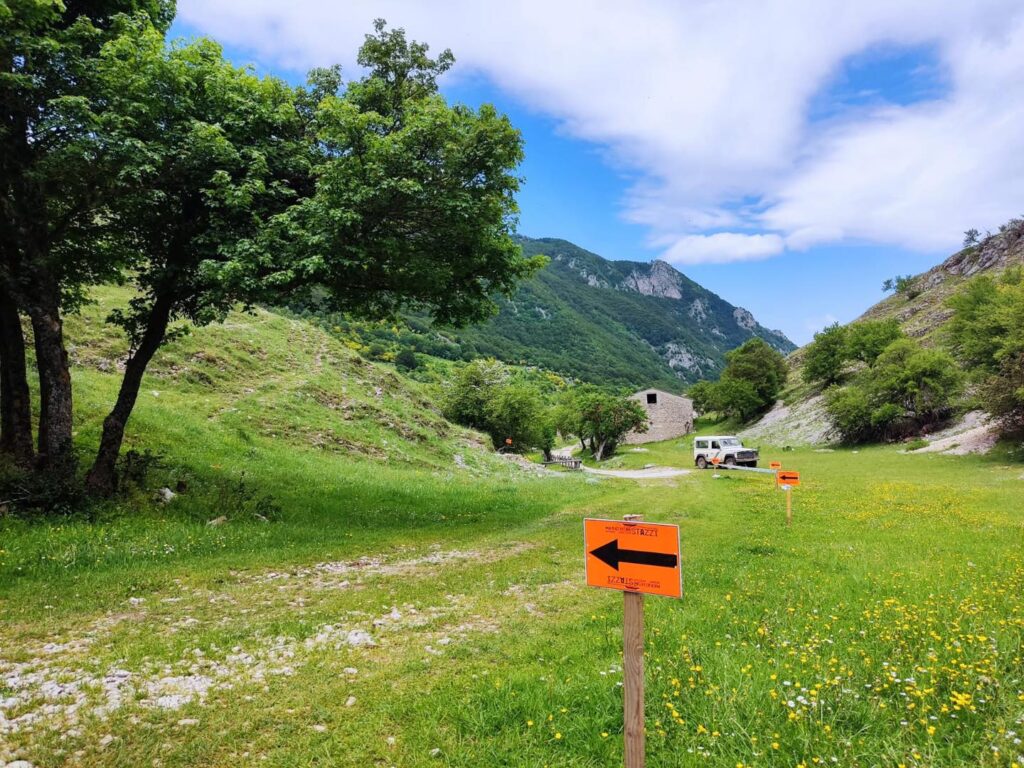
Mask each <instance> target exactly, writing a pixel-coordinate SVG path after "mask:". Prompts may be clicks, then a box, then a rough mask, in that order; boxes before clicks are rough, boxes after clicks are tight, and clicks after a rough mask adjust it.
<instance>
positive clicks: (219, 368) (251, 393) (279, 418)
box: [67, 288, 504, 471]
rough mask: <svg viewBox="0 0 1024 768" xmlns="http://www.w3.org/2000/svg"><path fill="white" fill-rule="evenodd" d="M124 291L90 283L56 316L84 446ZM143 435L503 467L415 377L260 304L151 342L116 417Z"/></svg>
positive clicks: (90, 435)
mask: <svg viewBox="0 0 1024 768" xmlns="http://www.w3.org/2000/svg"><path fill="white" fill-rule="evenodd" d="M128 296H129V294H128V293H127V292H126V291H124V290H122V289H118V288H100V289H97V290H96V291H94V294H93V297H92V298H93V303H92V304H90V305H88V306H87V307H86V308H85V310H84V311H83V312H82V313H81V314H80V315H75V316H72V317H70V318H69V319H68V322H67V335H68V339H69V354H70V357H71V360H72V363H73V376H74V382H75V387H76V400H77V402H76V406H77V408H76V410H77V412H78V419H79V423H78V437H79V441H80V442H82V443H84V444H87V445H92V444H94V442H95V441H96V440H98V430H99V425H100V423H101V421H102V416H103V415H104V410H105V409H106V408H108V407H109V405H110V403H111V402H112V401H113V397H114V394H115V393H116V387H117V385H118V384H119V373H118V371H117V368H118V362H119V359H120V358H121V357H122V356H123V355H124V353H125V341H124V339H123V337H121V336H120V335H119V334H118V333H116V332H115V331H114V330H113V329H112V328H111V326H110V325H108V324H107V323H106V322H105V321H104V319H105V317H106V316H107V314H108V313H109V312H110V310H111V309H113V308H114V307H116V306H120V305H123V304H124V302H125V301H126V300H127V299H128ZM199 434H203V435H204V438H203V440H202V441H201V443H197V441H196V440H194V439H193V436H194V435H199ZM143 445H144V446H146V447H148V448H150V449H155V450H159V451H169V450H174V451H175V452H180V451H181V450H182V449H183V448H184V449H187V450H188V451H190V452H205V451H212V450H216V451H220V452H221V453H222V454H224V455H232V454H237V453H239V452H241V453H244V454H246V455H248V456H250V457H251V458H254V459H260V460H266V461H269V462H272V463H276V462H278V461H280V454H282V453H285V452H287V451H293V452H294V453H295V455H296V456H300V455H304V454H305V453H308V452H312V453H314V454H316V455H326V456H328V457H331V456H333V457H337V458H344V459H346V460H348V461H352V460H356V461H360V462H374V463H386V464H388V465H392V466H394V465H406V466H410V467H416V468H420V469H431V470H444V471H450V470H452V469H454V468H456V463H455V456H456V455H458V456H459V457H460V461H461V462H463V463H467V464H468V465H470V466H472V467H476V468H479V469H481V470H486V469H493V468H495V467H496V466H504V464H503V462H499V461H497V460H495V459H494V458H493V457H492V456H491V452H490V450H487V449H484V447H483V446H484V442H483V438H482V437H481V436H480V435H478V434H477V433H474V432H471V431H469V430H465V429H463V428H462V427H458V426H455V425H453V424H450V423H449V422H448V421H446V420H445V419H444V418H443V416H441V414H440V412H439V410H438V408H437V406H436V404H435V403H434V400H433V398H432V395H431V393H430V392H429V391H428V390H427V389H426V388H425V387H424V386H423V385H421V384H419V383H417V382H415V381H412V380H410V379H407V378H405V377H402V376H399V375H398V374H397V373H396V372H395V369H394V367H393V366H390V365H383V364H379V363H374V362H370V361H367V360H365V359H363V358H362V357H361V356H360V355H359V354H357V353H356V352H354V351H353V350H351V349H349V348H348V347H346V346H345V345H344V344H343V343H341V342H340V341H338V340H337V339H335V338H333V337H332V336H331V335H330V334H329V333H327V332H325V331H323V330H321V329H320V328H318V327H316V326H315V325H312V324H310V323H306V322H303V321H301V320H295V319H289V318H286V317H283V316H281V315H279V314H275V313H273V312H268V311H265V310H257V311H256V312H254V313H253V314H244V313H241V312H235V313H232V314H231V315H230V316H229V317H228V319H227V321H226V322H225V323H223V324H214V325H210V326H207V327H205V328H200V329H196V330H194V331H193V332H192V333H190V334H188V335H186V336H185V337H183V338H181V339H178V340H177V341H174V342H173V343H171V344H169V345H167V346H166V347H164V348H163V349H162V350H161V351H160V352H158V354H157V356H156V358H155V359H154V360H153V362H152V364H151V365H150V368H149V371H148V372H147V374H146V381H145V383H144V386H143V390H142V392H141V394H140V397H139V403H138V405H137V407H136V410H135V412H134V414H133V415H132V419H131V422H130V424H129V428H128V435H127V441H126V448H127V449H130V448H132V447H133V446H143ZM203 463H207V462H203ZM210 463H212V457H211V462H210ZM225 469H226V470H227V471H231V470H230V468H228V467H225Z"/></svg>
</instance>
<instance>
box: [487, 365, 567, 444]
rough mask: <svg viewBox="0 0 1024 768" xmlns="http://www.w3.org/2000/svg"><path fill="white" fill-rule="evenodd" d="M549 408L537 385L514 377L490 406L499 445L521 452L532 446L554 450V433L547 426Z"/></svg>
mask: <svg viewBox="0 0 1024 768" xmlns="http://www.w3.org/2000/svg"><path fill="white" fill-rule="evenodd" d="M546 410H547V409H546V406H545V404H544V403H543V401H542V400H541V396H540V393H539V392H538V390H537V388H536V387H534V386H531V385H530V384H528V383H527V382H524V381H522V380H513V381H510V382H509V383H508V384H507V385H506V386H503V387H501V388H499V389H498V391H496V392H495V393H494V395H493V399H492V400H491V401H490V402H489V403H488V404H487V409H486V413H487V421H488V424H489V427H490V430H489V431H490V432H491V435H492V437H493V438H494V439H495V445H499V444H503V445H508V446H510V447H511V449H512V450H514V451H517V452H521V451H526V450H529V449H531V448H542V449H545V450H548V451H550V450H551V447H552V445H553V443H554V435H553V434H551V430H550V428H549V427H547V425H549V424H550V419H549V418H547V415H546V413H545V411H546ZM546 427H547V428H546ZM509 440H511V441H512V442H511V443H509V442H507V441H509Z"/></svg>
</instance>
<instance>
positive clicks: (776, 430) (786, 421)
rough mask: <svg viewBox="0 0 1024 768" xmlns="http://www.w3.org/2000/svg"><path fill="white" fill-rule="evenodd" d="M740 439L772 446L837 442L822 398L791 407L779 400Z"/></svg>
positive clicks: (811, 399)
mask: <svg viewBox="0 0 1024 768" xmlns="http://www.w3.org/2000/svg"><path fill="white" fill-rule="evenodd" d="M739 436H740V437H741V438H743V439H744V440H745V441H747V442H750V443H757V442H765V443H770V444H772V445H823V444H826V443H831V442H835V441H836V439H837V438H838V435H837V434H836V432H835V428H834V427H833V426H832V421H831V419H829V417H828V413H827V412H826V411H825V398H824V397H823V396H821V395H818V396H816V397H812V398H810V399H809V400H805V401H803V402H800V403H794V404H793V405H791V406H790V405H786V404H785V403H784V402H782V401H781V400H780V401H779V402H777V403H776V404H775V405H774V406H773V407H772V409H771V410H770V411H768V413H766V414H765V415H764V416H762V417H761V418H760V420H758V421H757V422H755V423H754V424H752V425H751V426H749V427H747V428H746V429H744V430H743V431H741V432H740V433H739Z"/></svg>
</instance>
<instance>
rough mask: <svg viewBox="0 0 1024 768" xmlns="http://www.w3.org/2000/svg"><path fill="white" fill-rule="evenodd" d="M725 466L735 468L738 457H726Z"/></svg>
mask: <svg viewBox="0 0 1024 768" xmlns="http://www.w3.org/2000/svg"><path fill="white" fill-rule="evenodd" d="M725 465H726V466H727V467H735V466H736V457H735V456H726V457H725Z"/></svg>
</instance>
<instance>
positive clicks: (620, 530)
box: [583, 518, 683, 597]
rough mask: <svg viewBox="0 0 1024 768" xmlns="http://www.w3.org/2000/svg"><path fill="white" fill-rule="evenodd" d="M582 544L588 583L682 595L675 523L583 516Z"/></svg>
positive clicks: (677, 530)
mask: <svg viewBox="0 0 1024 768" xmlns="http://www.w3.org/2000/svg"><path fill="white" fill-rule="evenodd" d="M583 545H584V553H585V555H584V557H585V559H586V573H587V585H588V586H591V587H602V588H604V589H617V590H619V591H621V592H639V593H642V594H647V595H664V596H665V597H682V596H683V567H682V562H681V561H680V558H679V526H678V525H669V524H666V523H640V522H631V521H623V520H595V519H593V518H587V519H585V520H584V521H583Z"/></svg>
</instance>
